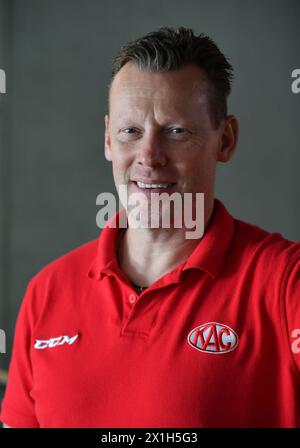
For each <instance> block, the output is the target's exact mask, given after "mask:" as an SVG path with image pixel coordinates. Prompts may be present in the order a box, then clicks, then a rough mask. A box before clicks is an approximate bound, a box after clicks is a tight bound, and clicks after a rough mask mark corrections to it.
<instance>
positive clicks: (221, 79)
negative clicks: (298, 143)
mask: <svg viewBox="0 0 300 448" xmlns="http://www.w3.org/2000/svg"><path fill="white" fill-rule="evenodd" d="M127 62H133V63H135V64H136V65H137V66H138V67H139V68H140V69H141V70H146V71H149V72H166V71H171V70H176V69H179V68H181V67H184V66H186V65H190V64H194V65H196V66H198V67H200V68H201V69H202V70H203V71H204V73H205V75H206V78H207V80H208V86H209V89H208V99H209V109H210V110H209V113H210V117H211V121H212V124H213V126H214V127H215V128H217V127H218V126H219V124H220V121H221V120H222V119H223V118H225V117H226V115H227V97H228V96H229V94H230V91H231V80H232V79H233V67H232V66H231V64H230V63H229V62H228V60H227V59H226V57H225V56H224V54H223V53H222V52H221V51H220V50H219V48H218V47H217V45H216V44H215V42H214V41H213V40H212V39H211V38H210V37H209V36H207V35H205V34H204V33H201V34H199V35H195V34H194V32H193V30H192V29H191V28H185V27H179V28H177V29H175V28H171V27H161V28H159V29H158V30H157V31H153V32H150V33H148V34H146V35H145V36H142V37H140V38H138V39H136V40H134V41H132V42H129V43H128V44H126V45H123V46H122V47H121V49H120V51H119V53H118V54H117V56H116V57H115V58H114V59H113V61H112V79H111V81H110V84H109V85H108V101H107V104H108V109H107V110H108V114H109V98H110V90H111V85H112V82H113V80H114V77H115V76H116V74H117V73H118V72H119V71H120V70H121V68H122V67H123V66H124V65H125V64H126V63H127Z"/></svg>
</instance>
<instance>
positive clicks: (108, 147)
mask: <svg viewBox="0 0 300 448" xmlns="http://www.w3.org/2000/svg"><path fill="white" fill-rule="evenodd" d="M104 123H105V138H104V155H105V158H106V160H108V161H109V162H111V160H112V155H111V142H110V134H109V117H108V115H107V114H106V115H105V116H104Z"/></svg>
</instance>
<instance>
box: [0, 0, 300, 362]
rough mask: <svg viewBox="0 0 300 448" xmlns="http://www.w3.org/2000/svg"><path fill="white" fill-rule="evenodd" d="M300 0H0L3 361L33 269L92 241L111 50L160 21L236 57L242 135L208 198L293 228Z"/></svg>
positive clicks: (297, 234) (259, 220)
mask: <svg viewBox="0 0 300 448" xmlns="http://www.w3.org/2000/svg"><path fill="white" fill-rule="evenodd" d="M299 19H300V2H299V1H298V0H281V1H279V0H277V1H258V0H256V1H246V0H245V1H242V2H241V1H238V0H227V1H226V2H224V1H222V0H219V1H216V0H215V1H214V0H212V1H210V2H207V1H202V0H194V1H191V0H186V1H184V2H179V1H174V0H165V1H164V2H162V1H161V0H151V1H138V0H127V1H126V2H125V1H124V2H123V1H121V0H118V1H117V0H111V1H109V2H106V1H100V0H98V1H97V0H85V1H79V0H26V1H24V0H7V1H5V0H0V68H4V69H5V70H6V73H7V94H6V95H0V145H1V147H0V162H1V182H0V185H1V191H0V198H1V212H0V213H1V215H0V218H1V219H0V243H1V258H0V260H1V265H0V273H1V274H0V275H1V278H0V281H1V290H0V291H1V296H0V328H2V329H4V330H5V331H6V334H7V350H8V353H7V354H5V355H4V354H0V367H4V368H7V367H8V364H9V360H10V350H11V345H12V340H13V331H14V326H15V320H16V316H17V312H18V309H19V306H20V303H21V300H22V297H23V294H24V290H25V287H26V284H27V282H28V280H29V279H30V278H31V277H32V276H33V275H34V274H35V273H36V272H37V271H38V270H40V269H41V268H42V267H43V266H44V265H45V264H47V263H49V262H50V261H52V260H53V259H55V258H56V257H58V256H59V255H62V254H63V253H65V252H67V251H69V250H71V249H73V248H75V247H77V246H79V245H80V244H82V243H84V242H86V241H88V240H89V239H93V238H96V237H97V236H98V234H99V232H100V230H99V229H98V228H97V227H96V223H95V217H96V212H97V206H96V204H95V199H96V196H97V194H98V193H100V192H102V191H111V192H114V191H115V190H114V186H113V179H112V175H111V166H110V165H109V164H108V163H107V162H106V161H105V159H104V156H103V139H104V133H103V131H104V122H103V116H104V112H105V107H106V86H107V84H108V82H109V80H110V63H111V59H112V57H113V56H114V55H115V54H116V52H117V51H118V49H119V47H120V46H121V45H122V44H123V43H125V42H128V41H129V40H132V39H134V38H136V37H138V36H140V35H142V34H145V33H146V32H149V31H152V30H154V29H157V28H158V27H160V26H163V25H169V26H180V25H183V26H189V27H192V28H193V29H194V31H195V32H197V33H199V32H205V33H207V34H209V35H210V36H211V37H212V38H213V39H215V41H216V42H217V44H219V46H220V48H221V50H222V51H223V52H224V53H225V54H226V55H227V57H229V59H230V61H231V62H232V64H233V66H234V67H235V82H234V86H233V93H232V96H231V99H230V102H229V112H230V113H234V114H236V115H237V117H238V118H239V121H240V127H241V134H240V140H239V145H238V150H237V152H236V154H235V156H234V158H233V160H232V161H231V163H230V164H227V165H220V166H219V172H218V176H219V177H218V180H217V190H216V196H217V197H219V198H220V199H221V200H223V201H224V203H225V205H226V206H227V208H228V209H229V211H230V212H231V213H232V214H234V215H235V216H237V217H239V218H240V219H244V220H246V221H248V222H252V223H255V224H257V225H259V226H261V227H263V228H265V229H268V230H270V231H280V232H281V233H282V234H283V235H285V236H286V237H287V238H289V239H292V240H299V239H300V205H299V201H298V194H299V188H298V179H299V162H300V148H299V142H300V126H299V119H300V94H298V95H295V94H293V93H292V92H291V82H292V79H291V72H292V70H293V69H294V68H300V58H299V54H300V52H299V44H300V27H299Z"/></svg>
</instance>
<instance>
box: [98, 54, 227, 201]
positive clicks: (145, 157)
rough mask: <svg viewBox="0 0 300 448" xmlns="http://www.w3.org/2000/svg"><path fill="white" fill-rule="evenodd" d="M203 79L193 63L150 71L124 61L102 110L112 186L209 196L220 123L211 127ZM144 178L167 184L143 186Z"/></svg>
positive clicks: (212, 183) (220, 129) (209, 199)
mask: <svg viewBox="0 0 300 448" xmlns="http://www.w3.org/2000/svg"><path fill="white" fill-rule="evenodd" d="M207 89H208V85H207V81H206V79H205V76H204V73H203V71H202V70H201V69H200V68H199V67H197V66H194V65H189V66H186V67H183V68H181V69H179V70H176V71H172V72H165V73H150V72H147V71H142V70H140V69H139V68H138V67H137V66H136V65H134V64H133V63H127V64H126V65H124V66H123V67H122V69H121V70H120V71H119V72H118V73H117V75H116V77H115V79H114V81H113V83H112V88H111V95H110V115H109V117H108V116H105V127H106V131H105V157H106V159H107V160H109V161H112V164H113V175H114V181H115V185H116V188H117V190H119V186H120V185H121V184H125V185H126V186H127V191H128V196H130V194H132V193H135V192H143V193H147V194H148V195H149V193H150V192H154V191H155V192H167V193H169V194H171V193H173V192H179V193H181V194H183V193H196V192H199V193H204V194H205V202H207V201H212V200H213V197H214V182H215V171H216V163H217V161H218V159H219V154H220V150H221V146H222V132H223V128H221V125H220V127H219V128H218V129H214V127H213V124H212V122H211V117H210V113H209V103H208V94H207ZM137 181H143V182H144V183H148V184H153V183H154V184H171V185H170V186H168V187H167V188H158V189H145V188H143V187H139V186H138V184H137Z"/></svg>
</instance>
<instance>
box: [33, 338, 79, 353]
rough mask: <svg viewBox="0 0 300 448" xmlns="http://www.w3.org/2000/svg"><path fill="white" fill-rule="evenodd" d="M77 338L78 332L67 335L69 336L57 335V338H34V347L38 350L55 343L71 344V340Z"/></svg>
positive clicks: (55, 344) (51, 346)
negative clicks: (73, 334) (70, 335)
mask: <svg viewBox="0 0 300 448" xmlns="http://www.w3.org/2000/svg"><path fill="white" fill-rule="evenodd" d="M77 338H78V334H76V335H75V336H72V337H69V336H58V337H57V338H51V339H36V340H35V344H34V348H37V349H39V350H42V349H44V348H53V347H56V346H57V345H63V344H69V345H71V344H73V342H75V341H76V339H77Z"/></svg>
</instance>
